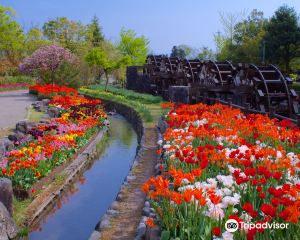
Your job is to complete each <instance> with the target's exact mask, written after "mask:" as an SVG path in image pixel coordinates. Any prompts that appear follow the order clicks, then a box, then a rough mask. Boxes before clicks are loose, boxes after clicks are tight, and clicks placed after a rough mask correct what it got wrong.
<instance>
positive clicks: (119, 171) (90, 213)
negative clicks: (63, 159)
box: [29, 115, 138, 240]
mask: <svg viewBox="0 0 300 240" xmlns="http://www.w3.org/2000/svg"><path fill="white" fill-rule="evenodd" d="M110 121H111V129H110V134H109V138H108V142H107V145H106V148H105V150H104V151H103V154H101V156H100V158H99V159H98V160H97V161H95V162H94V164H93V165H92V167H91V168H90V169H88V170H87V171H86V172H84V173H83V174H82V176H80V177H79V179H78V181H77V182H76V183H75V184H74V187H73V188H71V189H70V191H69V192H67V193H66V194H65V196H63V197H62V199H61V200H60V201H58V202H57V204H56V207H55V209H53V211H52V213H50V214H49V215H48V216H47V217H46V218H45V219H44V220H43V221H42V222H41V223H40V226H38V227H37V229H35V230H34V231H32V232H31V233H30V235H29V239H30V240H68V239H72V240H84V239H88V238H89V236H90V234H91V233H92V232H93V230H94V228H95V225H96V224H97V222H98V221H99V220H100V218H101V216H102V215H104V214H105V212H106V210H107V208H108V207H109V206H110V204H111V203H112V202H113V201H114V199H115V197H116V195H117V193H118V191H119V189H120V186H121V184H122V182H123V180H124V178H125V177H126V176H127V174H128V171H129V169H130V166H131V165H132V162H133V159H134V157H135V154H136V148H137V145H138V143H137V135H136V133H135V131H134V130H133V128H132V126H131V125H130V124H129V123H128V122H127V121H126V120H125V119H124V118H123V117H121V116H119V115H116V116H113V117H111V118H110Z"/></svg>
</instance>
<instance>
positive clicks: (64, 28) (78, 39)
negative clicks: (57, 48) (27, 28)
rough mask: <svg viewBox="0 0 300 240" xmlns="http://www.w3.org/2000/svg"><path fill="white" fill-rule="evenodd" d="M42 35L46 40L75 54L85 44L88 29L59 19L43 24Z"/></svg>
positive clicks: (65, 19) (62, 18)
mask: <svg viewBox="0 0 300 240" xmlns="http://www.w3.org/2000/svg"><path fill="white" fill-rule="evenodd" d="M43 34H44V36H45V37H47V38H48V40H50V41H52V42H55V43H59V44H60V45H61V46H63V47H65V48H68V49H70V50H71V51H72V52H77V51H78V50H80V49H81V48H82V45H85V44H86V39H87V34H88V28H87V26H86V25H83V24H82V23H81V22H75V21H72V20H69V19H67V18H66V17H59V18H56V19H54V20H49V21H48V22H46V23H44V25H43Z"/></svg>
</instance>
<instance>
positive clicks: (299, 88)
mask: <svg viewBox="0 0 300 240" xmlns="http://www.w3.org/2000/svg"><path fill="white" fill-rule="evenodd" d="M293 89H294V90H295V91H298V92H300V83H299V82H297V83H295V82H294V83H293Z"/></svg>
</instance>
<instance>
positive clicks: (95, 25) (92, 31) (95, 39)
mask: <svg viewBox="0 0 300 240" xmlns="http://www.w3.org/2000/svg"><path fill="white" fill-rule="evenodd" d="M88 32H89V41H90V42H91V44H92V46H93V47H99V46H100V43H101V42H102V41H104V35H103V33H102V27H101V26H100V23H99V18H98V17H97V16H96V15H95V16H94V17H93V19H92V22H91V23H90V24H89V25H88Z"/></svg>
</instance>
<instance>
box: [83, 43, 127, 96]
mask: <svg viewBox="0 0 300 240" xmlns="http://www.w3.org/2000/svg"><path fill="white" fill-rule="evenodd" d="M85 60H86V61H87V63H88V64H89V65H90V66H97V67H99V68H100V69H99V70H103V72H104V74H105V78H106V82H105V91H107V87H108V80H109V74H111V73H112V72H113V71H115V70H117V69H119V68H121V67H123V66H126V65H128V64H129V63H130V62H131V59H130V57H129V56H128V55H126V56H123V55H122V54H121V53H120V52H119V51H118V50H117V49H116V48H115V47H114V46H113V45H112V43H110V42H103V43H102V44H101V46H100V47H97V48H92V49H91V50H90V51H89V52H88V54H87V55H86V58H85Z"/></svg>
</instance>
